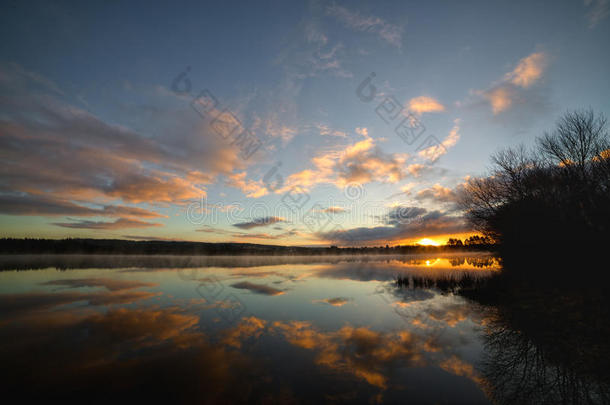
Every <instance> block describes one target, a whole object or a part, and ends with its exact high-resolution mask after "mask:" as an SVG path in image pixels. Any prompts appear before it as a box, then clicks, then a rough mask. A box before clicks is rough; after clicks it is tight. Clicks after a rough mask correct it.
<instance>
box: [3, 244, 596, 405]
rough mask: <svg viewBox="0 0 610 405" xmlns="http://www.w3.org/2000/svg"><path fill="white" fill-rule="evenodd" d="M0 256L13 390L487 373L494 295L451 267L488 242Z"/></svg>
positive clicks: (460, 390)
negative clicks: (475, 292) (448, 246)
mask: <svg viewBox="0 0 610 405" xmlns="http://www.w3.org/2000/svg"><path fill="white" fill-rule="evenodd" d="M0 268H1V269H3V270H4V271H2V272H0V313H1V315H2V316H1V320H0V326H1V328H0V330H1V332H0V356H1V358H0V360H1V364H2V369H3V371H2V374H3V376H2V381H3V386H4V387H5V390H4V391H5V392H17V393H19V395H20V396H21V397H22V398H31V399H47V400H48V399H61V400H64V401H70V402H71V401H73V400H87V402H107V401H116V400H121V401H123V400H128V399H129V400H137V401H142V400H155V401H162V400H163V401H172V402H177V403H316V404H319V403H346V402H350V403H422V404H426V403H430V404H436V403H468V404H485V403H491V399H492V397H491V394H490V392H492V391H493V388H494V384H496V383H497V380H493V379H490V376H492V378H493V372H494V370H490V369H489V361H490V358H492V359H493V356H494V355H496V356H497V353H495V354H494V350H497V349H498V347H497V346H496V347H495V348H494V347H493V340H490V336H492V335H493V333H494V331H493V325H494V324H495V322H497V319H495V318H496V317H497V313H496V312H497V311H495V310H494V308H490V307H489V306H485V305H481V304H479V303H477V302H476V301H474V300H471V299H467V298H465V297H464V296H462V295H461V294H460V285H461V284H460V280H469V283H477V282H479V281H484V280H486V279H488V278H490V277H492V276H494V275H497V274H498V273H499V272H500V271H501V265H500V261H499V260H498V259H497V258H495V257H493V256H491V255H489V254H463V255H460V254H457V255H455V254H454V255H451V256H436V257H430V256H347V257H335V256H326V257H258V256H252V257H187V256H177V257H176V256H174V257H172V256H79V255H70V256H4V257H1V258H0ZM397 277H400V278H402V279H403V280H406V281H405V285H404V286H400V287H399V286H397V285H396V283H395V280H396V278H397ZM447 286H449V287H447ZM490 343H491V346H490ZM506 344H507V343H506V341H503V343H501V345H506ZM500 348H501V347H500ZM503 355H504V356H506V353H503ZM490 356H492V357H490ZM517 360H519V359H517ZM545 367H546V366H545ZM492 368H493V367H492ZM538 371H539V370H538ZM508 373H509V374H510V372H508ZM505 374H506V373H504V374H502V375H505ZM545 375H546V374H545ZM545 378H546V377H545ZM490 387H491V388H492V389H490ZM495 388H497V387H495ZM586 389H587V390H588V391H587V392H590V391H592V390H593V391H595V390H594V389H590V388H586ZM547 394H548V393H547ZM5 395H8V394H5ZM496 395H497V393H496ZM595 395H597V394H595ZM595 398H598V397H594V399H595Z"/></svg>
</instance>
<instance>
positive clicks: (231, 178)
mask: <svg viewBox="0 0 610 405" xmlns="http://www.w3.org/2000/svg"><path fill="white" fill-rule="evenodd" d="M247 174H248V173H246V172H240V173H232V174H230V175H228V176H227V177H228V180H227V182H226V184H227V186H230V187H235V188H237V189H239V190H241V192H242V193H244V194H245V195H246V197H250V198H260V197H263V196H265V195H267V194H269V190H268V189H267V187H265V185H264V184H263V182H262V180H258V181H254V180H248V179H246V176H247Z"/></svg>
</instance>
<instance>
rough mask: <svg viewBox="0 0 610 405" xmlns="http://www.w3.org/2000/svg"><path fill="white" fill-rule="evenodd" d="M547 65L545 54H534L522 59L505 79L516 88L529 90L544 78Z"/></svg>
mask: <svg viewBox="0 0 610 405" xmlns="http://www.w3.org/2000/svg"><path fill="white" fill-rule="evenodd" d="M546 64H547V57H546V55H545V54H544V53H542V52H538V53H533V54H531V55H529V56H527V57H525V58H523V59H521V60H520V61H519V64H518V65H517V67H516V68H515V69H514V70H513V71H512V72H510V73H507V74H506V75H505V76H504V79H505V80H506V81H509V82H510V83H512V84H514V85H516V86H519V87H523V88H528V87H530V86H531V85H532V84H534V83H535V82H536V81H538V79H540V77H542V73H543V72H544V69H545V68H546Z"/></svg>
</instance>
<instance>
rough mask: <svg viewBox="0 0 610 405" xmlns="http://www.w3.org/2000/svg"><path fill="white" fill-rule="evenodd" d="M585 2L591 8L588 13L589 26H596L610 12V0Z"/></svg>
mask: <svg viewBox="0 0 610 405" xmlns="http://www.w3.org/2000/svg"><path fill="white" fill-rule="evenodd" d="M584 3H585V6H587V7H588V8H590V11H589V12H588V13H587V18H588V19H589V28H595V26H596V25H597V24H599V23H600V22H601V21H602V20H604V19H606V17H608V14H609V13H610V0H584Z"/></svg>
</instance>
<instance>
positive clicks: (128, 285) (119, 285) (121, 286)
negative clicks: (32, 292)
mask: <svg viewBox="0 0 610 405" xmlns="http://www.w3.org/2000/svg"><path fill="white" fill-rule="evenodd" d="M43 284H44V285H60V286H65V287H69V288H81V287H104V288H105V289H107V290H109V291H119V290H131V289H134V288H140V287H156V286H158V285H159V284H155V283H144V282H141V281H132V280H117V279H111V278H78V279H76V278H73V279H62V280H51V281H47V282H45V283H43Z"/></svg>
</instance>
